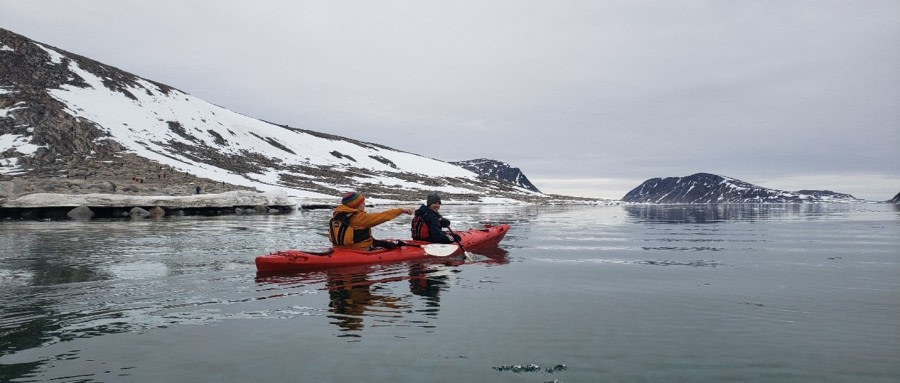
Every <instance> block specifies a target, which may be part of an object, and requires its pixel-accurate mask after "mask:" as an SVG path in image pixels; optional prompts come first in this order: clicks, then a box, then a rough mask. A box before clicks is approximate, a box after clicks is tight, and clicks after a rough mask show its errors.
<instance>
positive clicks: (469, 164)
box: [450, 158, 541, 193]
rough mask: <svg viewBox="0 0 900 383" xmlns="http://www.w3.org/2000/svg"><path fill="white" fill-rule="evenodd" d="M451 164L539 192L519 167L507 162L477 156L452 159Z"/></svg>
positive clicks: (482, 175) (488, 177) (485, 176)
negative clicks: (457, 159) (460, 159)
mask: <svg viewBox="0 0 900 383" xmlns="http://www.w3.org/2000/svg"><path fill="white" fill-rule="evenodd" d="M450 163H451V164H454V165H458V166H461V167H463V168H465V169H469V170H471V171H473V172H475V173H476V174H478V175H479V176H481V177H484V178H487V179H492V180H500V181H503V182H508V183H511V184H513V185H518V186H519V187H521V188H523V189H526V190H531V191H533V192H538V193H540V192H541V191H540V190H538V188H537V186H534V184H532V183H531V181H529V180H528V177H526V176H525V173H523V172H522V171H521V170H519V168H514V167H511V166H509V164H507V163H505V162H501V161H497V160H491V159H487V158H479V159H475V160H467V161H454V162H450Z"/></svg>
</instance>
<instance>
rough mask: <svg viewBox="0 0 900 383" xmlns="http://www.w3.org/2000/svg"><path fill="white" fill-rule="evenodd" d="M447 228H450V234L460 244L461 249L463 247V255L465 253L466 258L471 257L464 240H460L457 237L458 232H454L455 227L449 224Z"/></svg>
mask: <svg viewBox="0 0 900 383" xmlns="http://www.w3.org/2000/svg"><path fill="white" fill-rule="evenodd" d="M447 230H450V236H451V237H453V241H454V242H456V244H457V245H459V248H460V249H462V251H463V255H465V256H466V258H471V256H469V252H468V251H466V247H465V246H463V244H462V242H460V240H458V239H456V234H454V233H453V229H451V228H450V226H447Z"/></svg>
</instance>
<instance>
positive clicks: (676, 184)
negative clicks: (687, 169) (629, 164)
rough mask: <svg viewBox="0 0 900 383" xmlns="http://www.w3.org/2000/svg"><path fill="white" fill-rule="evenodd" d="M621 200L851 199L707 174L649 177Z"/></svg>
mask: <svg viewBox="0 0 900 383" xmlns="http://www.w3.org/2000/svg"><path fill="white" fill-rule="evenodd" d="M622 201H623V202H637V203H793V202H854V201H859V200H858V199H856V198H855V197H853V196H851V195H849V194H842V193H835V192H832V191H828V190H801V191H796V192H789V191H784V190H775V189H768V188H764V187H761V186H757V185H753V184H750V183H747V182H744V181H741V180H737V179H734V178H728V177H722V176H718V175H715V174H709V173H697V174H693V175H690V176H687V177H667V178H651V179H649V180H647V181H644V182H643V183H642V184H641V185H639V186H638V187H636V188H634V189H632V190H631V191H629V192H628V193H627V194H626V195H625V196H624V197H622Z"/></svg>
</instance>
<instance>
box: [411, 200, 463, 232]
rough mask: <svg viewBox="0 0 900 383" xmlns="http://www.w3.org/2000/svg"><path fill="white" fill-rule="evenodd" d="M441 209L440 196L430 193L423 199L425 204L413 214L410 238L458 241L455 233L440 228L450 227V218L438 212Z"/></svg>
mask: <svg viewBox="0 0 900 383" xmlns="http://www.w3.org/2000/svg"><path fill="white" fill-rule="evenodd" d="M440 209H441V197H440V196H438V195H437V194H431V195H429V196H428V198H427V199H425V204H424V205H422V206H420V207H419V209H417V210H416V212H415V214H414V215H413V220H412V238H413V239H415V240H419V241H428V242H433V243H454V242H459V239H460V237H459V236H458V235H456V234H453V235H450V234H448V233H445V232H444V231H443V230H441V228H444V227H450V220H449V219H446V218H444V217H442V216H441V214H440V213H438V210H440Z"/></svg>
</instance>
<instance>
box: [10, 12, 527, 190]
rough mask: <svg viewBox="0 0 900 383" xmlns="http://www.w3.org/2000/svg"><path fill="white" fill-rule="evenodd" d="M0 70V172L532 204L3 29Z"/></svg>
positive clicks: (453, 169) (492, 186) (500, 185)
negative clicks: (180, 177) (181, 177)
mask: <svg viewBox="0 0 900 383" xmlns="http://www.w3.org/2000/svg"><path fill="white" fill-rule="evenodd" d="M0 63H2V65H0V69H2V73H0V175H6V176H11V175H30V176H41V177H78V178H82V177H84V178H86V179H87V178H90V177H93V178H103V177H113V176H120V177H127V175H128V173H135V174H138V175H139V177H140V178H148V177H149V178H159V179H164V177H165V178H167V176H168V175H170V174H186V175H189V176H192V177H199V178H201V179H204V180H206V182H217V183H219V182H222V183H227V184H230V185H239V186H244V187H248V188H255V189H258V190H264V191H265V190H273V189H278V190H284V191H286V192H287V193H288V194H289V195H295V196H310V197H323V198H333V197H334V196H336V195H339V194H340V193H342V192H344V191H348V190H359V191H362V192H363V193H366V194H367V195H371V196H377V197H381V198H385V199H398V200H417V199H421V198H424V195H425V194H427V193H429V192H432V191H438V192H441V193H444V194H445V195H447V196H448V197H449V199H454V198H457V199H466V200H477V199H482V198H488V197H504V198H513V199H530V198H540V197H541V195H540V193H539V192H537V190H536V188H535V189H533V190H529V188H527V187H520V186H519V185H516V184H511V183H505V182H503V181H501V180H493V181H488V180H485V179H481V178H479V177H478V175H477V174H475V173H474V172H472V171H470V170H467V169H464V168H462V167H460V166H457V165H454V164H450V163H447V162H443V161H439V160H435V159H431V158H427V157H424V156H420V155H417V154H413V153H407V152H403V151H398V150H394V149H391V148H389V147H386V146H383V145H378V144H373V143H367V142H360V141H356V140H352V139H349V138H344V137H338V136H333V135H327V134H322V133H317V132H314V131H310V130H304V129H296V128H291V127H288V126H281V125H276V124H273V123H269V122H265V121H261V120H258V119H254V118H251V117H248V116H244V115H241V114H239V113H236V112H233V111H231V110H228V109H225V108H222V107H219V106H216V105H213V104H211V103H209V102H206V101H204V100H201V99H198V98H196V97H193V96H191V95H189V94H186V93H184V92H182V91H180V90H178V89H175V88H173V87H170V86H166V85H163V84H159V83H156V82H153V81H150V80H147V79H144V78H141V77H138V76H135V75H133V74H130V73H127V72H124V71H121V70H118V69H116V68H113V67H110V66H107V65H104V64H102V63H99V62H96V61H94V60H91V59H88V58H85V57H82V56H79V55H76V54H72V53H69V52H67V51H64V50H62V49H58V48H55V47H52V46H49V45H46V44H41V43H38V42H34V41H32V40H30V39H27V38H25V37H23V36H20V35H17V34H15V33H12V32H10V31H7V30H3V29H0ZM385 140H386V141H387V140H389V137H385ZM148 172H149V173H151V174H150V175H149V176H148V175H147V173H148Z"/></svg>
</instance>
